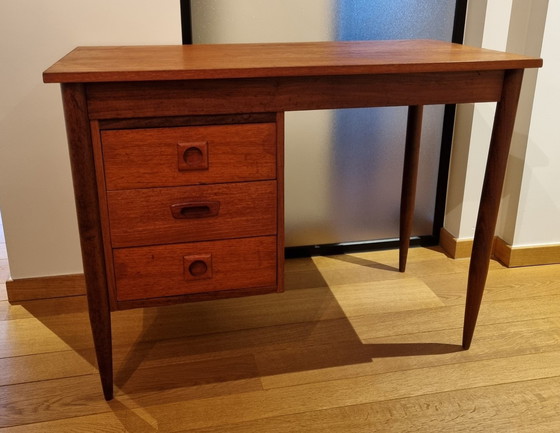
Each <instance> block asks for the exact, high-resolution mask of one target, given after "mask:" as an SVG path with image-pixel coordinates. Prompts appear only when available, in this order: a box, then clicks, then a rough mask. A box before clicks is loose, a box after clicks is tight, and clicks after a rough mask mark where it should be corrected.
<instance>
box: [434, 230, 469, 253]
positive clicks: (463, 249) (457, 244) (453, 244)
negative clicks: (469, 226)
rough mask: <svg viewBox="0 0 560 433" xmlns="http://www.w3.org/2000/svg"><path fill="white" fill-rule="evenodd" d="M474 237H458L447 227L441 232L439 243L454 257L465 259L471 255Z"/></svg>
mask: <svg viewBox="0 0 560 433" xmlns="http://www.w3.org/2000/svg"><path fill="white" fill-rule="evenodd" d="M472 244H473V241H472V239H457V238H455V237H453V235H452V234H451V233H449V232H448V231H447V230H445V228H443V227H442V228H441V230H440V232H439V245H440V247H441V248H443V250H444V251H445V253H446V254H447V255H448V256H449V257H451V258H452V259H464V258H468V257H470V256H471V252H472Z"/></svg>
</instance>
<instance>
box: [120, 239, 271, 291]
mask: <svg viewBox="0 0 560 433" xmlns="http://www.w3.org/2000/svg"><path fill="white" fill-rule="evenodd" d="M202 254H204V255H206V256H208V258H207V259H206V262H207V267H208V269H207V270H206V271H205V273H204V278H202V279H200V278H199V279H196V278H194V279H193V278H188V279H187V278H186V277H187V276H186V275H185V274H188V271H189V269H187V268H186V266H187V267H188V265H189V263H190V262H191V261H192V260H199V261H200V256H201V255H202ZM193 255H194V256H196V257H195V258H194V259H189V260H188V263H185V258H190V257H191V256H193ZM113 256H114V267H115V280H116V288H117V300H118V301H126V300H131V299H145V298H157V297H163V296H177V295H182V294H187V293H204V292H213V291H219V290H235V289H245V288H270V287H272V288H276V287H277V285H276V272H277V266H276V236H268V237H258V238H244V239H234V240H221V241H211V242H192V243H188V244H174V245H157V246H153V247H141V248H120V249H116V250H114V252H113Z"/></svg>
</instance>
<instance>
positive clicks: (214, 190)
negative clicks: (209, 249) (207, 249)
mask: <svg viewBox="0 0 560 433" xmlns="http://www.w3.org/2000/svg"><path fill="white" fill-rule="evenodd" d="M276 190H277V186H276V182H275V181H259V182H244V183H240V184H235V183H228V184H216V185H196V186H186V187H175V188H148V189H136V190H121V191H109V192H108V193H107V196H108V204H109V218H110V230H111V244H112V246H113V247H114V248H119V247H127V246H142V245H154V244H166V243H177V242H193V241H204V240H212V239H231V238H238V237H248V236H261V235H271V234H276V230H277V223H276V215H277V209H276ZM209 201H210V202H217V203H218V205H219V211H218V214H217V215H216V216H210V217H201V218H188V219H177V218H174V217H173V215H172V212H171V206H173V205H181V204H185V207H186V206H187V205H188V204H190V203H192V204H196V203H201V202H209Z"/></svg>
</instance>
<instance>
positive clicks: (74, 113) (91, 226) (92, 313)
mask: <svg viewBox="0 0 560 433" xmlns="http://www.w3.org/2000/svg"><path fill="white" fill-rule="evenodd" d="M62 101H63V104H64V116H65V120H66V133H67V136H68V145H69V146H68V147H69V153H70V161H71V165H72V181H73V183H74V196H75V200H76V213H77V216H78V228H79V229H80V244H81V248H82V261H83V265H84V276H85V279H86V288H87V298H88V308H89V317H90V322H91V329H92V333H93V342H94V345H95V353H96V355H97V364H98V367H99V373H100V375H101V385H102V387H103V395H104V396H105V399H106V400H110V399H112V398H113V360H112V345H111V313H110V308H109V301H108V293H107V277H106V272H105V259H104V254H103V241H102V233H101V223H100V213H99V204H98V195H97V184H96V181H95V179H96V177H95V163H94V158H93V146H92V141H91V131H90V123H89V119H88V113H87V104H86V97H85V89H84V86H83V85H82V84H62Z"/></svg>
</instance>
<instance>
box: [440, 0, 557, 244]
mask: <svg viewBox="0 0 560 433" xmlns="http://www.w3.org/2000/svg"><path fill="white" fill-rule="evenodd" d="M559 6H560V5H559V4H558V2H550V4H549V2H548V0H492V1H488V2H486V1H471V2H469V14H468V21H467V31H466V43H469V44H472V45H481V46H482V47H484V48H490V49H498V50H508V51H512V52H517V53H520V54H527V55H532V56H542V57H543V58H544V64H545V67H544V68H543V69H542V70H540V71H538V72H537V71H536V70H534V71H527V72H526V73H525V78H524V82H523V89H522V94H521V98H520V104H519V109H518V115H517V121H516V125H515V129H514V136H513V140H512V147H511V152H510V158H509V160H508V171H507V174H506V181H505V185H504V192H503V194H502V204H501V210H500V217H499V221H498V227H497V232H496V234H497V235H498V236H500V237H501V238H502V239H504V240H505V241H506V242H507V243H508V244H510V245H513V246H537V245H546V244H560V225H558V223H557V221H558V220H560V191H559V188H560V153H559V152H560V151H559V150H558V149H559V148H560V146H558V144H559V143H558V139H556V138H555V136H557V133H556V132H555V130H553V128H554V119H553V118H552V117H553V114H551V113H554V112H555V110H554V108H553V107H554V106H553V103H554V101H555V100H556V97H558V96H560V95H558V87H557V84H556V80H555V77H558V75H559V74H560V67H559V64H558V61H557V60H556V59H557V58H558V56H557V54H556V53H555V52H554V50H555V48H557V47H558V40H559V31H560V30H559V24H560V13H559V12H560V10H559ZM547 10H548V12H547ZM482 16H485V18H484V20H482V19H481V17H482ZM545 22H546V26H545ZM481 32H482V33H481ZM480 35H482V38H480ZM541 47H542V53H541ZM535 89H536V93H535ZM494 107H495V104H476V105H475V106H472V105H463V106H460V107H459V109H458V113H457V127H456V130H455V138H454V143H453V153H452V162H451V172H450V181H449V188H448V196H449V199H448V203H447V208H446V220H445V228H446V229H447V230H448V231H449V232H450V233H451V234H452V235H454V236H455V237H457V238H459V239H469V238H472V237H473V235H474V226H475V223H476V215H477V210H478V201H479V198H480V191H481V187H482V176H481V173H482V172H483V170H484V165H485V159H486V155H487V152H488V144H489V140H490V132H491V125H492V121H493V115H494Z"/></svg>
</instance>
